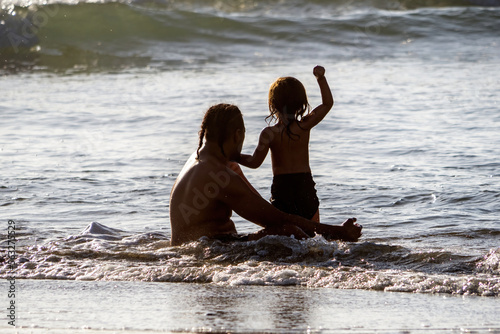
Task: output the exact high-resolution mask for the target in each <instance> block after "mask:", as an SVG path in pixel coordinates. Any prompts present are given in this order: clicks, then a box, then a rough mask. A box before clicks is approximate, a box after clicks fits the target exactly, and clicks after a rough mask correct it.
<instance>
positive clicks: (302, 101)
mask: <svg viewBox="0 0 500 334" xmlns="http://www.w3.org/2000/svg"><path fill="white" fill-rule="evenodd" d="M269 111H270V115H269V116H267V118H266V119H268V118H271V120H277V121H281V122H283V124H284V125H285V126H286V129H287V133H288V134H289V135H290V134H291V132H290V129H289V127H290V125H291V123H293V121H299V120H300V119H301V118H302V116H303V115H304V113H305V112H306V111H309V103H308V101H307V95H306V89H305V88H304V85H302V83H301V82H300V81H299V80H297V79H295V78H293V77H283V78H279V79H277V80H276V81H275V82H274V83H273V84H272V85H271V88H270V89H269Z"/></svg>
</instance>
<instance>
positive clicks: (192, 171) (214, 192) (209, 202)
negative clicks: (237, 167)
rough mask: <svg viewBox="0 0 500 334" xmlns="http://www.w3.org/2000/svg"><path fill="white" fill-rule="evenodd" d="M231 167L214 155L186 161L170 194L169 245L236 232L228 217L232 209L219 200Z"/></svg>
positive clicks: (227, 180) (193, 156)
mask: <svg viewBox="0 0 500 334" xmlns="http://www.w3.org/2000/svg"><path fill="white" fill-rule="evenodd" d="M230 173H232V171H230V170H229V169H227V168H226V167H225V166H224V165H222V164H220V163H218V162H217V161H216V160H214V159H210V158H208V159H204V158H200V160H197V159H196V156H195V154H193V155H192V156H191V158H190V159H189V160H188V161H187V162H186V164H185V165H184V168H183V169H182V171H181V173H180V174H179V176H178V178H177V181H176V183H175V184H174V186H173V188H172V192H171V194H170V224H171V227H172V241H171V242H172V245H179V244H181V243H183V242H185V241H190V240H197V239H199V238H200V237H202V236H207V237H214V236H219V235H224V234H232V233H236V228H235V226H234V223H233V222H232V220H231V219H230V217H231V214H232V210H231V209H230V208H229V207H228V206H227V205H226V204H224V203H223V202H222V201H220V200H218V197H219V196H221V195H223V194H222V192H223V191H224V187H225V186H227V184H228V183H229V179H230V177H231V174H230Z"/></svg>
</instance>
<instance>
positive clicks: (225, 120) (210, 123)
mask: <svg viewBox="0 0 500 334" xmlns="http://www.w3.org/2000/svg"><path fill="white" fill-rule="evenodd" d="M243 126H244V123H243V116H242V115H241V111H240V109H239V108H238V107H237V106H235V105H232V104H225V103H221V104H216V105H214V106H211V107H210V108H208V110H207V112H206V113H205V116H204V117H203V121H202V122H201V130H200V132H199V134H200V142H199V144H198V149H197V150H196V155H197V159H199V158H200V148H201V146H202V145H203V138H206V139H207V140H210V141H215V142H217V143H218V144H219V147H220V150H221V152H222V155H224V156H226V154H225V153H224V148H223V147H222V145H223V144H224V141H225V140H226V139H227V138H228V137H229V136H230V135H231V134H233V133H234V132H235V131H236V130H238V129H242V128H243Z"/></svg>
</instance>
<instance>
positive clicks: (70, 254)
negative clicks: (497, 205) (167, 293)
mask: <svg viewBox="0 0 500 334" xmlns="http://www.w3.org/2000/svg"><path fill="white" fill-rule="evenodd" d="M499 255H500V249H494V250H491V251H490V252H489V253H488V254H485V255H484V256H482V257H479V258H475V257H471V256H464V255H459V254H452V253H449V252H445V251H419V252H416V251H415V250H410V249H407V248H404V247H402V246H393V245H390V244H378V243H372V242H361V243H338V242H328V241H326V240H325V239H324V238H322V237H321V236H316V237H314V238H312V239H308V240H304V241H299V240H296V239H294V238H288V237H279V236H269V237H265V238H263V239H261V240H258V241H252V242H231V243H222V242H220V241H214V240H208V239H206V238H202V239H200V240H199V241H196V242H191V243H188V244H185V245H183V246H178V247H171V246H170V243H169V240H168V239H167V238H166V237H165V236H164V235H162V234H160V233H146V234H139V235H128V234H127V233H125V232H124V231H119V230H116V229H112V228H109V227H107V226H104V225H102V224H99V223H92V224H90V225H89V226H88V227H87V228H86V229H85V230H84V231H82V233H81V234H79V235H75V236H69V237H67V238H65V239H61V240H56V241H50V242H47V243H45V244H43V245H39V246H31V247H28V249H27V250H26V252H25V253H24V254H20V256H19V258H18V268H17V270H16V272H15V275H16V277H17V278H29V279H65V280H92V281H100V280H104V281H112V280H118V281H152V282H185V283H188V282H189V283H213V284H217V285H227V286H238V285H243V286H245V285H261V286H265V285H273V286H283V285H285V286H288V285H295V286H307V287H315V288H318V287H333V288H341V289H368V290H382V291H399V292H421V293H448V294H459V295H480V296H498V295H499V292H500V277H499V264H500V260H499V258H500V257H499ZM0 274H1V276H2V277H8V275H9V271H8V266H7V265H4V267H3V268H2V270H1V271H0Z"/></svg>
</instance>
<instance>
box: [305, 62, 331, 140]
mask: <svg viewBox="0 0 500 334" xmlns="http://www.w3.org/2000/svg"><path fill="white" fill-rule="evenodd" d="M313 74H314V76H315V77H316V79H317V80H318V85H319V89H320V91H321V99H322V103H321V104H320V105H319V106H317V107H316V108H314V109H313V111H311V112H310V113H309V114H308V115H307V116H305V117H304V118H303V119H302V120H301V121H300V126H301V127H302V128H304V129H306V130H309V129H312V128H313V127H315V126H316V125H317V124H318V123H319V122H321V121H322V120H323V118H325V116H326V114H328V112H329V111H330V109H332V107H333V96H332V91H331V90H330V86H329V85H328V82H327V81H326V78H325V68H324V67H322V66H316V67H315V68H314V69H313Z"/></svg>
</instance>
